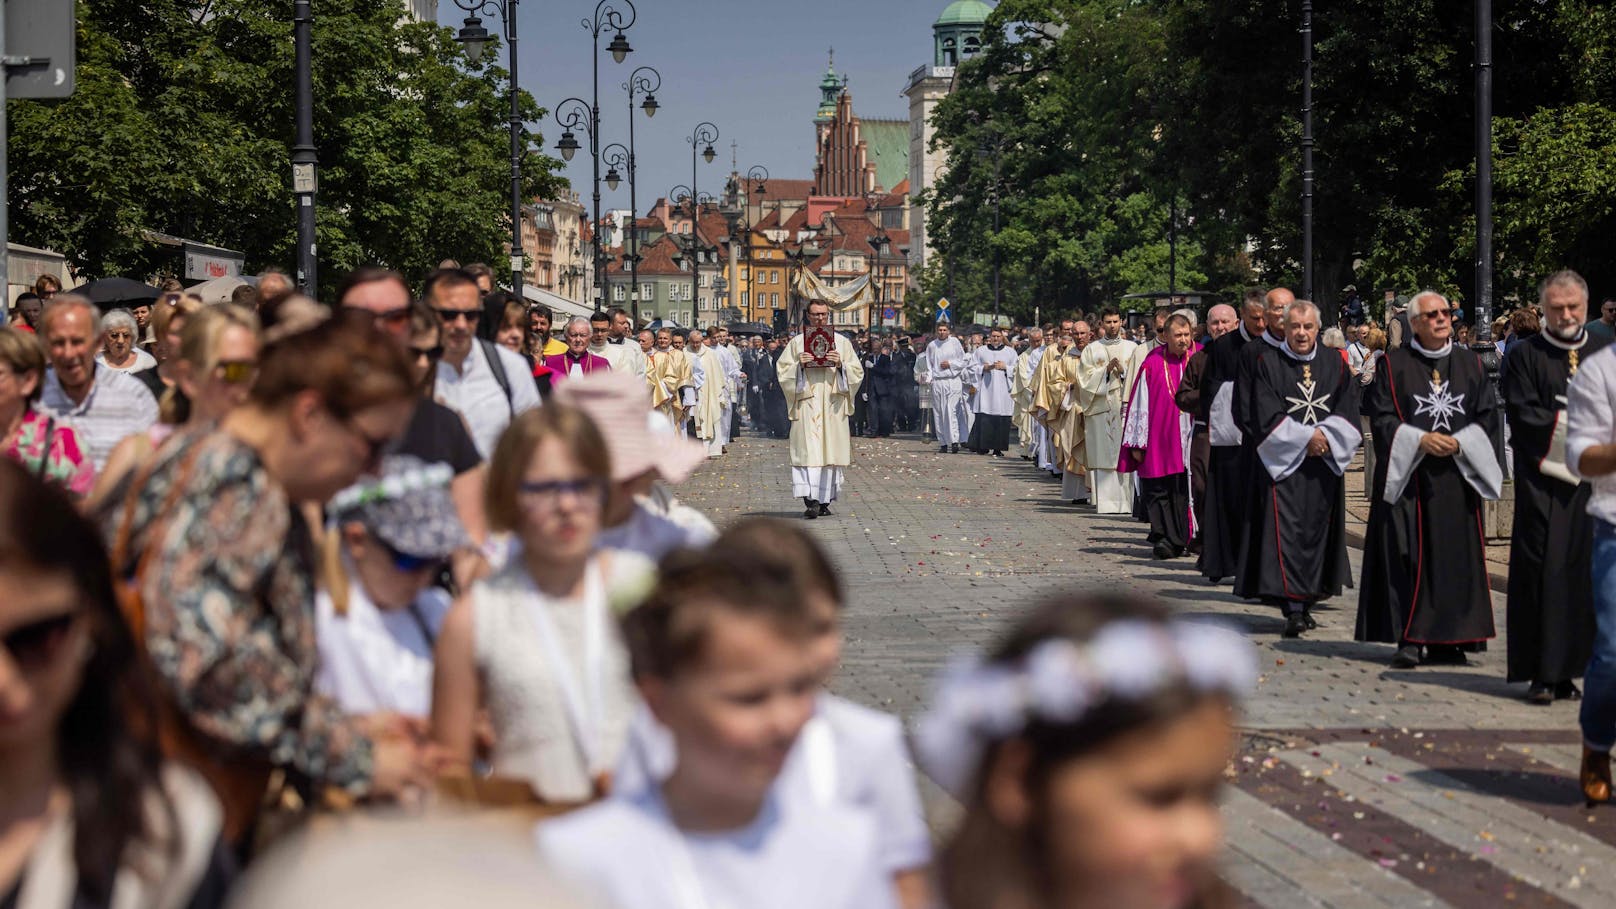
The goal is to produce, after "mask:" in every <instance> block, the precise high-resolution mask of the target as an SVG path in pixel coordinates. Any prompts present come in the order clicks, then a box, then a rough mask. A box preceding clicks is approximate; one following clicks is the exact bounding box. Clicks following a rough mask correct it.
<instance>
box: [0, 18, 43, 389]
mask: <svg viewBox="0 0 1616 909" xmlns="http://www.w3.org/2000/svg"><path fill="white" fill-rule="evenodd" d="M5 53H6V5H5V3H0V57H4V56H5ZM9 72H10V67H9V66H8V65H7V64H5V63H4V62H3V61H0V324H10V322H11V211H10V209H11V185H10V183H8V182H7V181H8V179H9V178H10V176H11V174H10V171H9V169H8V168H9V167H10V162H9V161H7V160H6V143H7V142H9V141H10V137H9V136H7V134H6V130H7V129H8V128H9V125H8V123H7V120H8V117H7V116H6V110H7V106H6V76H7V74H8V73H9ZM41 378H43V377H41Z"/></svg>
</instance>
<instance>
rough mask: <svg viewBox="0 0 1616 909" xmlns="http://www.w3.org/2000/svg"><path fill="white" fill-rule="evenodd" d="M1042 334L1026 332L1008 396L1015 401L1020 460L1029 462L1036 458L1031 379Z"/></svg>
mask: <svg viewBox="0 0 1616 909" xmlns="http://www.w3.org/2000/svg"><path fill="white" fill-rule="evenodd" d="M1043 347H1044V332H1043V329H1041V328H1036V327H1034V328H1030V329H1028V330H1027V349H1026V350H1024V351H1022V352H1021V356H1019V357H1017V358H1016V371H1015V374H1014V377H1013V380H1012V381H1011V383H1010V396H1011V397H1013V398H1015V401H1016V416H1015V424H1016V439H1017V446H1018V447H1019V448H1020V449H1021V459H1022V460H1023V461H1030V460H1032V459H1033V458H1035V457H1037V456H1038V449H1037V445H1038V437H1037V436H1036V435H1034V434H1033V422H1034V420H1033V418H1032V377H1033V375H1034V374H1035V373H1036V372H1037V371H1038V361H1039V359H1040V358H1042V357H1043Z"/></svg>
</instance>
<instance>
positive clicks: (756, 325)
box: [729, 322, 774, 338]
mask: <svg viewBox="0 0 1616 909" xmlns="http://www.w3.org/2000/svg"><path fill="white" fill-rule="evenodd" d="M729 333H730V334H732V335H762V336H763V337H765V338H769V337H773V336H774V329H772V328H770V327H769V326H767V325H764V324H763V323H762V322H736V323H735V324H734V325H731V326H729Z"/></svg>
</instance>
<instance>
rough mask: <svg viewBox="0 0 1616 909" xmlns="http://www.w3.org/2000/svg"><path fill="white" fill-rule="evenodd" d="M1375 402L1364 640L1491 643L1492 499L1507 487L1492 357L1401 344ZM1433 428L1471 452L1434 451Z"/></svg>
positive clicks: (1383, 367) (1379, 376) (1361, 599)
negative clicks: (1486, 363) (1496, 445)
mask: <svg viewBox="0 0 1616 909" xmlns="http://www.w3.org/2000/svg"><path fill="white" fill-rule="evenodd" d="M1366 405H1367V407H1366V409H1367V410H1368V412H1369V420H1370V427H1371V429H1372V431H1373V434H1374V441H1375V455H1376V457H1377V459H1378V462H1377V463H1376V465H1375V496H1374V501H1373V503H1372V504H1371V506H1370V511H1369V526H1368V529H1367V532H1366V534H1365V541H1364V561H1363V581H1362V583H1361V584H1360V585H1359V588H1360V589H1359V591H1358V627H1357V639H1358V640H1360V641H1381V642H1385V643H1393V644H1397V643H1410V644H1458V645H1463V646H1465V647H1467V648H1468V649H1472V650H1480V649H1482V648H1483V647H1485V643H1486V641H1487V640H1488V639H1490V638H1492V637H1493V636H1494V635H1495V631H1494V627H1493V609H1492V596H1491V593H1490V591H1489V589H1488V586H1487V563H1486V546H1485V541H1484V539H1483V535H1482V520H1481V507H1482V501H1483V500H1484V499H1496V498H1498V496H1499V494H1500V491H1501V487H1502V485H1503V471H1502V470H1501V469H1500V468H1499V465H1498V458H1497V455H1496V454H1495V453H1494V450H1493V441H1492V439H1493V434H1494V433H1496V432H1498V417H1499V414H1498V407H1497V403H1496V400H1495V396H1494V394H1493V390H1492V388H1491V387H1490V386H1489V385H1488V383H1487V376H1486V373H1485V372H1484V371H1483V369H1482V365H1481V359H1480V358H1479V357H1477V356H1476V355H1475V354H1474V353H1472V352H1471V351H1469V350H1466V349H1464V348H1461V347H1453V346H1451V345H1449V346H1445V347H1444V348H1443V349H1442V350H1441V351H1437V352H1435V353H1434V354H1433V353H1432V352H1429V351H1425V350H1423V349H1421V348H1420V347H1417V346H1412V345H1411V346H1409V347H1406V348H1400V349H1397V350H1393V351H1391V352H1389V353H1388V354H1387V355H1386V356H1385V357H1384V358H1383V359H1382V360H1381V362H1380V365H1379V366H1378V367H1377V369H1376V373H1375V381H1374V385H1373V386H1372V387H1371V391H1370V394H1369V396H1368V398H1367V399H1366ZM1427 432H1440V433H1444V434H1446V435H1449V436H1452V437H1453V438H1454V439H1455V440H1456V441H1458V443H1459V446H1460V448H1459V452H1458V453H1457V454H1455V455H1453V456H1451V457H1435V456H1431V455H1426V454H1424V453H1423V452H1422V451H1421V450H1420V447H1419V445H1420V439H1421V437H1422V436H1423V435H1424V434H1425V433H1427Z"/></svg>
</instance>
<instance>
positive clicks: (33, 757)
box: [0, 462, 230, 909]
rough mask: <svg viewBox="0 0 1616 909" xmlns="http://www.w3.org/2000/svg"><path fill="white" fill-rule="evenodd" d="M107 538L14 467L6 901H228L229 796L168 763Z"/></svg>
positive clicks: (1, 773) (5, 582) (5, 568)
mask: <svg viewBox="0 0 1616 909" xmlns="http://www.w3.org/2000/svg"><path fill="white" fill-rule="evenodd" d="M151 695H152V692H151V688H150V679H149V676H147V675H146V674H145V673H144V672H142V671H141V670H140V667H139V663H138V660H137V657H136V648H135V642H134V640H133V638H131V636H130V634H129V629H128V626H127V625H125V624H124V621H123V617H122V616H121V615H119V613H118V604H117V601H116V599H115V598H114V595H113V588H112V574H111V572H109V571H108V569H107V550H106V545H105V544H104V543H103V542H102V541H101V537H100V534H99V533H97V531H96V528H95V526H94V525H93V524H91V523H90V522H89V521H87V520H86V519H85V518H83V517H81V516H80V515H79V513H78V511H77V510H76V509H75V508H74V507H73V504H72V503H71V502H69V501H68V500H67V499H66V498H65V497H64V496H63V495H62V494H61V493H60V492H57V491H55V490H53V489H51V488H50V487H48V486H46V485H45V484H44V483H42V482H40V481H39V480H38V479H36V478H34V477H33V476H31V475H30V474H29V473H28V471H26V470H24V469H23V468H22V467H20V466H18V465H16V464H12V463H9V462H0V780H3V781H4V785H0V906H8V907H10V906H16V907H19V909H33V907H50V909H58V907H67V906H74V907H80V906H143V907H144V906H151V907H182V906H192V907H200V906H218V905H221V904H222V902H223V896H224V891H225V888H226V885H227V884H228V882H229V876H230V875H229V868H230V865H229V862H228V860H227V858H226V857H225V853H224V851H223V850H221V849H220V848H219V833H220V823H219V822H220V811H219V803H218V801H217V800H216V799H215V798H214V796H213V793H212V791H211V790H209V788H208V785H207V783H206V782H204V781H203V780H202V779H201V778H200V777H198V776H196V775H195V774H193V773H191V772H189V771H187V770H184V769H182V768H180V767H178V766H176V765H171V764H166V763H165V762H164V761H163V759H162V756H161V754H160V753H159V750H158V747H157V743H156V742H155V741H154V740H153V738H152V736H151V730H152V729H153V727H154V725H155V722H154V719H153V717H152V715H151V710H152V704H153V703H154V700H153V698H152V696H151Z"/></svg>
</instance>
